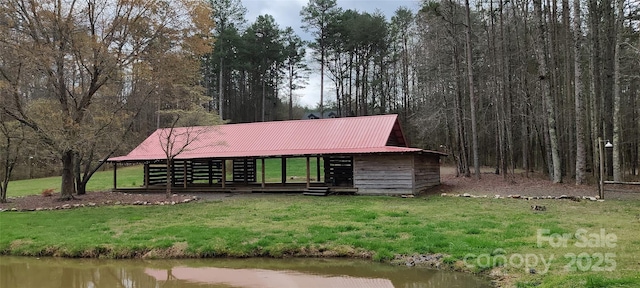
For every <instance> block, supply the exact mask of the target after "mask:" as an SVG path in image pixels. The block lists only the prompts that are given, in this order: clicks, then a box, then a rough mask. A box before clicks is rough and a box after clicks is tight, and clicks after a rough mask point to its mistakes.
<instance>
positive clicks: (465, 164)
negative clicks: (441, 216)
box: [453, 46, 471, 177]
mask: <svg viewBox="0 0 640 288" xmlns="http://www.w3.org/2000/svg"><path fill="white" fill-rule="evenodd" d="M453 54H454V55H453V58H454V59H453V67H454V70H455V77H456V92H455V93H456V99H455V101H454V106H453V109H454V110H455V112H454V123H455V125H456V139H457V141H456V147H455V149H456V154H458V171H459V173H460V174H462V175H464V177H469V176H471V174H470V171H469V157H468V156H467V141H466V138H465V137H466V135H467V133H466V132H465V128H464V126H465V125H464V117H463V113H462V75H461V73H460V58H459V57H458V54H459V53H458V49H457V47H455V46H454V47H453Z"/></svg>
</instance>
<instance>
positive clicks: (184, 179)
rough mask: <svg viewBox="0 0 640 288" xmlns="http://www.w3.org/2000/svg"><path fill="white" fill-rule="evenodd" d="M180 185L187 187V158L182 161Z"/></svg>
mask: <svg viewBox="0 0 640 288" xmlns="http://www.w3.org/2000/svg"><path fill="white" fill-rule="evenodd" d="M182 187H184V188H185V189H186V188H187V160H184V161H182Z"/></svg>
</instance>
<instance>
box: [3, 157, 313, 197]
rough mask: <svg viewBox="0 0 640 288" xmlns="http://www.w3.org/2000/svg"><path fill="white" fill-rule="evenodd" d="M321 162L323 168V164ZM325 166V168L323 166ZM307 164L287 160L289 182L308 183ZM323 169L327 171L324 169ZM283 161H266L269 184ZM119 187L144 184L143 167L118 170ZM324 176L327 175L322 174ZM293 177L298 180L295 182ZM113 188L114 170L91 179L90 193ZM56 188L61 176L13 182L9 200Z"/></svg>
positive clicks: (58, 185)
mask: <svg viewBox="0 0 640 288" xmlns="http://www.w3.org/2000/svg"><path fill="white" fill-rule="evenodd" d="M309 162H310V167H311V178H313V179H315V178H317V175H316V158H311V160H310V161H309ZM322 163H323V162H322V160H321V161H320V165H323V164H322ZM257 164H258V181H262V174H261V172H260V171H261V169H262V168H261V167H262V162H261V161H259V160H258V161H257ZM321 167H322V166H321ZM306 169H307V163H306V160H305V159H304V158H291V159H287V176H288V177H289V179H288V180H287V181H288V182H296V181H298V182H304V181H306V175H307V174H306V173H307V172H306V171H307V170H306ZM321 170H323V169H321ZM281 171H282V162H281V160H280V159H266V160H265V179H266V182H278V183H279V182H280V181H281V177H282V176H281V175H282V172H281ZM117 172H118V177H117V181H118V187H120V188H126V187H140V186H142V185H143V182H144V171H143V168H142V166H141V165H138V166H128V167H119V168H118V171H117ZM320 175H321V176H320V177H323V176H324V173H323V172H321V174H320ZM231 177H232V176H231V171H229V172H228V173H227V179H231ZM291 177H293V178H294V179H291ZM112 188H113V170H107V171H98V172H96V173H95V174H94V175H93V177H91V179H90V180H89V183H88V184H87V190H88V191H105V190H110V189H112ZM45 189H54V190H56V191H59V190H60V177H47V178H39V179H29V180H18V181H11V182H9V189H8V191H7V196H8V197H19V196H25V195H33V194H39V193H41V192H42V190H45Z"/></svg>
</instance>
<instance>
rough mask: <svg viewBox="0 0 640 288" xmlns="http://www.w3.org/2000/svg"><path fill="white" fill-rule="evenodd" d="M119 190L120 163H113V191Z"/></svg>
mask: <svg viewBox="0 0 640 288" xmlns="http://www.w3.org/2000/svg"><path fill="white" fill-rule="evenodd" d="M116 189H118V162H113V190H116Z"/></svg>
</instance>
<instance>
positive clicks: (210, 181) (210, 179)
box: [207, 159, 213, 187]
mask: <svg viewBox="0 0 640 288" xmlns="http://www.w3.org/2000/svg"><path fill="white" fill-rule="evenodd" d="M207 168H209V187H211V185H212V184H213V160H211V159H209V160H207Z"/></svg>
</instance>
